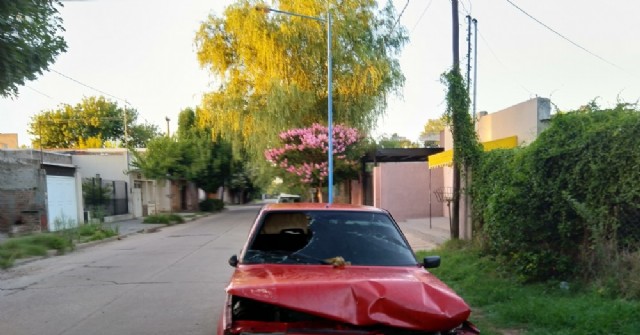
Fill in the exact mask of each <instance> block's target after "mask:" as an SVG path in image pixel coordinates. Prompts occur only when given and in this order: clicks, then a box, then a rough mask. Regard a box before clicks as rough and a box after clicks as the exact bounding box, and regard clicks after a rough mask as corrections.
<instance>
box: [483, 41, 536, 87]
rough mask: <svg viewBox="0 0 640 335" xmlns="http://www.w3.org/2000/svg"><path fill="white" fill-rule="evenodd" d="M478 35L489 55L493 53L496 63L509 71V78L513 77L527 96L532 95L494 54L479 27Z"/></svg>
mask: <svg viewBox="0 0 640 335" xmlns="http://www.w3.org/2000/svg"><path fill="white" fill-rule="evenodd" d="M478 35H479V36H480V38H481V39H482V41H484V43H485V45H486V47H487V49H489V52H491V55H493V58H495V59H496V61H497V62H498V64H500V65H501V66H502V67H503V68H504V69H505V70H507V72H508V73H509V76H510V77H511V79H513V81H515V82H516V83H517V84H518V86H520V88H522V89H523V90H525V91H527V93H529V96H532V95H533V93H532V92H531V91H530V90H529V89H528V88H526V87H525V86H524V85H522V83H521V82H520V81H518V79H516V78H515V77H514V76H513V74H512V73H511V70H509V68H508V67H507V66H506V65H504V63H502V61H501V60H500V58H498V55H496V53H495V52H494V51H493V49H492V48H491V45H489V42H488V41H487V39H486V38H484V36H483V35H482V33H481V32H480V30H479V29H478Z"/></svg>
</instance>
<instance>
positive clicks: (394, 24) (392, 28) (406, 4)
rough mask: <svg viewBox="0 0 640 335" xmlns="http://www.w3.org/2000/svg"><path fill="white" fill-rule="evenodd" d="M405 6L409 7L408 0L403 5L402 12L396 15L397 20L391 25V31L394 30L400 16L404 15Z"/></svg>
mask: <svg viewBox="0 0 640 335" xmlns="http://www.w3.org/2000/svg"><path fill="white" fill-rule="evenodd" d="M407 6H409V0H407V2H406V3H405V4H404V7H403V8H402V11H401V12H400V15H398V18H397V19H396V22H394V23H393V27H391V31H393V30H395V29H396V25H398V22H400V18H401V17H402V14H404V11H405V9H407Z"/></svg>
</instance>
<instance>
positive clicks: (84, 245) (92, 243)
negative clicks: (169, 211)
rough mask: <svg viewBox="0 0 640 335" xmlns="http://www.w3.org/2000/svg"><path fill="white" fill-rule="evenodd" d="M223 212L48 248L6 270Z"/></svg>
mask: <svg viewBox="0 0 640 335" xmlns="http://www.w3.org/2000/svg"><path fill="white" fill-rule="evenodd" d="M221 212H222V211H220V212H215V213H205V214H202V215H196V216H193V217H190V218H187V219H185V221H184V222H183V223H179V224H172V225H169V224H161V225H162V226H156V227H150V228H143V229H140V230H137V231H134V232H130V233H126V234H118V235H117V236H112V237H108V238H105V239H102V240H96V241H90V242H84V243H78V244H76V245H75V246H74V247H73V249H72V250H69V251H67V252H65V253H62V254H59V253H58V250H55V249H52V250H48V251H47V254H46V255H43V256H33V257H28V258H19V259H16V260H15V261H14V262H13V265H12V266H10V267H9V268H7V269H4V271H7V270H9V269H11V268H14V267H17V266H20V265H24V264H28V263H31V262H34V261H37V260H41V259H45V258H50V257H54V256H64V255H65V254H67V253H71V252H74V251H76V250H82V249H86V248H89V247H92V246H95V245H98V244H102V243H108V242H113V241H118V240H122V239H124V238H127V237H129V236H132V235H137V234H150V233H155V232H158V231H160V230H162V228H166V227H171V226H176V225H180V224H185V223H188V222H192V221H195V220H198V219H201V218H204V217H208V216H210V215H214V214H218V213H221ZM112 223H115V224H117V222H112ZM154 224H158V223H154ZM0 271H3V269H0Z"/></svg>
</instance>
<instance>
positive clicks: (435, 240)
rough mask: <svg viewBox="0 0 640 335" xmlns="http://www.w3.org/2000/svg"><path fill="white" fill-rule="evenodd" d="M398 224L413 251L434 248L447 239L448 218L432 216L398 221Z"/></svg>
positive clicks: (448, 233)
mask: <svg viewBox="0 0 640 335" xmlns="http://www.w3.org/2000/svg"><path fill="white" fill-rule="evenodd" d="M398 226H400V229H402V232H403V233H404V234H405V236H406V237H407V240H409V244H410V245H411V248H413V250H414V251H418V250H430V249H434V248H436V247H437V246H439V245H440V244H442V243H444V242H446V241H447V240H449V238H450V236H451V233H450V231H451V230H450V228H449V218H447V217H433V218H428V217H427V218H420V219H409V220H406V221H399V222H398Z"/></svg>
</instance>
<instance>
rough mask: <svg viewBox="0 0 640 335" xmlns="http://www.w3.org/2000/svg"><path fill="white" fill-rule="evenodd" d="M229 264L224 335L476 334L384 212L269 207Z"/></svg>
mask: <svg viewBox="0 0 640 335" xmlns="http://www.w3.org/2000/svg"><path fill="white" fill-rule="evenodd" d="M229 264H230V265H232V266H234V267H235V271H234V273H233V276H232V278H231V282H230V284H229V286H228V287H227V299H226V302H225V308H224V310H223V313H222V316H221V318H220V322H219V324H218V335H240V334H242V335H251V334H260V335H265V334H357V335H369V334H371V335H374V334H394V335H395V334H400V335H417V334H425V335H426V334H458V335H470V334H479V333H480V332H479V331H478V330H477V328H476V327H475V326H474V325H473V324H471V323H470V322H469V321H468V320H467V319H468V317H469V314H470V313H471V311H470V309H469V306H468V305H467V304H466V303H465V302H464V301H463V300H462V299H461V298H460V297H459V296H458V295H456V293H455V292H453V291H452V290H451V289H450V288H449V287H447V286H446V285H445V284H444V283H442V282H441V281H440V280H438V279H437V278H436V277H435V276H434V275H432V274H431V273H429V272H428V271H427V270H426V268H434V267H437V266H439V264H440V258H439V257H438V256H431V257H426V258H425V259H424V260H422V262H418V261H417V260H416V257H415V255H414V253H413V251H412V250H411V248H410V246H409V244H408V242H407V240H406V238H405V236H404V235H403V234H402V232H401V231H400V229H399V227H398V225H397V224H396V222H395V221H394V220H393V218H392V217H391V215H390V214H389V213H388V212H387V211H385V210H382V209H379V208H374V207H366V206H353V205H341V204H331V205H327V204H305V203H289V204H270V205H266V206H264V207H263V208H262V209H261V211H260V213H259V214H258V216H257V218H256V221H255V224H254V226H253V227H252V229H251V231H250V233H249V238H248V240H247V242H246V244H245V245H244V247H243V249H242V250H241V252H240V254H239V255H237V256H236V255H234V256H232V257H231V258H230V259H229Z"/></svg>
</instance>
